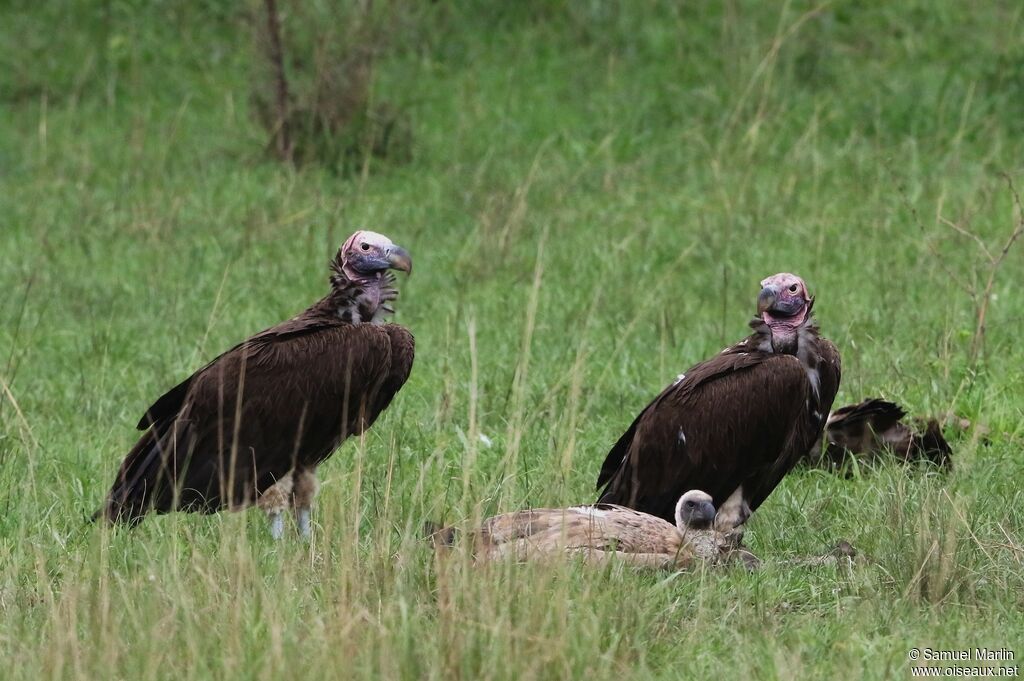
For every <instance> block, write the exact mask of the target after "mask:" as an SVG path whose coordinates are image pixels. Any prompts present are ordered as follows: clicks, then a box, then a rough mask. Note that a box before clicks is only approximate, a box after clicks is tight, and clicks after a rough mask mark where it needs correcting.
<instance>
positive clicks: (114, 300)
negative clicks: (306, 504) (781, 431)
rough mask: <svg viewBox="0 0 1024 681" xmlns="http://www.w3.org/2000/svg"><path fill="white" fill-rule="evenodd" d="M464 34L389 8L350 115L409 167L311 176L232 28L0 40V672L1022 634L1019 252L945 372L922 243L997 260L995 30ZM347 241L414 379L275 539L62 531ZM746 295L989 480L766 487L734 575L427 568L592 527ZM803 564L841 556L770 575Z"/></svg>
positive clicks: (950, 26) (470, 664)
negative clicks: (626, 439) (427, 529)
mask: <svg viewBox="0 0 1024 681" xmlns="http://www.w3.org/2000/svg"><path fill="white" fill-rule="evenodd" d="M491 4H492V3H447V2H438V3H418V2H417V3H409V5H408V6H399V7H398V13H397V16H400V17H401V18H402V21H401V22H399V25H398V26H397V27H396V28H395V29H394V30H395V31H397V34H396V35H395V37H394V39H393V40H392V41H391V42H390V44H389V47H388V49H387V51H386V53H385V54H384V55H383V56H382V57H381V59H380V61H379V62H378V67H379V68H378V72H377V76H376V80H375V86H374V96H375V97H376V98H378V99H379V100H381V101H388V102H390V103H392V105H394V106H395V107H397V108H399V109H401V110H403V111H405V112H407V113H408V114H409V116H410V119H411V122H412V127H413V135H414V142H415V149H414V153H413V160H412V161H411V162H409V163H404V164H398V163H389V162H387V161H383V162H381V161H378V160H377V159H373V160H372V162H371V163H370V164H369V166H368V167H365V168H363V169H362V172H358V173H355V174H352V175H345V174H338V173H334V172H331V171H329V170H325V169H320V168H317V167H313V166H310V167H304V168H301V169H298V170H295V169H288V168H286V167H283V166H281V165H278V164H275V163H273V162H271V161H269V160H268V159H267V158H266V157H265V156H264V155H263V154H262V149H263V147H264V145H265V142H266V138H265V136H264V134H263V132H262V131H261V130H260V129H259V128H258V127H257V126H256V125H255V123H254V122H253V119H252V117H251V115H250V112H249V108H248V97H249V88H250V84H249V78H250V75H251V73H252V55H251V53H250V48H249V46H250V38H249V32H248V28H247V25H246V24H245V21H244V19H243V12H242V11H241V10H225V9H223V8H221V6H220V5H219V4H218V3H211V2H194V3H188V4H186V3H143V2H127V3H120V2H118V3H113V2H111V3H108V4H99V6H98V7H95V8H93V7H91V6H89V5H88V4H87V3H80V4H78V5H76V6H74V7H64V6H62V5H60V4H45V5H44V4H38V3H29V2H16V3H14V4H13V5H11V6H9V7H8V8H7V9H5V11H4V19H3V21H2V22H0V55H2V56H0V71H2V72H3V73H4V74H5V75H4V77H3V79H0V120H2V121H3V125H0V291H2V292H3V295H2V297H0V377H2V378H3V388H2V390H3V395H2V396H0V490H2V493H0V502H2V503H3V513H2V514H0V660H2V661H3V662H2V664H3V670H2V671H0V676H2V677H3V678H5V679H11V680H12V681H14V680H19V679H40V678H83V679H98V678H121V679H151V678H154V679H156V678H174V679H178V680H184V679H205V678H232V679H233V678H253V679H264V678H267V679H271V678H284V677H289V678H291V677H297V678H304V677H308V678H321V677H323V678H335V677H337V678H350V677H351V678H410V679H421V678H436V679H450V678H465V679H529V678H544V679H548V678H587V679H588V680H590V681H597V680H599V679H625V678H636V679H650V678H666V679H674V678H700V677H717V676H720V675H721V670H723V669H728V670H730V671H732V670H735V671H736V673H738V674H739V675H740V678H743V677H746V676H748V675H749V676H752V677H754V678H791V677H797V678H824V677H830V676H835V677H838V678H856V677H858V676H860V677H865V678H885V677H890V676H905V675H907V674H908V670H909V663H908V662H907V660H906V655H907V651H908V650H909V649H910V648H911V647H933V648H942V647H957V648H965V647H969V646H970V647H973V646H988V647H993V648H996V647H1009V648H1013V647H1014V645H1016V644H1019V643H1020V641H1022V640H1024V616H1022V614H1021V612H1022V610H1024V510H1022V509H1024V503H1022V502H1024V493H1022V492H1021V489H1024V459H1022V457H1021V445H1022V440H1024V430H1022V426H1021V423H1022V410H1024V363H1022V354H1021V351H1020V339H1021V337H1022V331H1024V324H1022V321H1024V298H1022V296H1021V291H1020V284H1021V279H1020V272H1021V271H1024V270H1022V269H1021V268H1022V266H1024V248H1022V247H1021V246H1020V245H1018V246H1017V247H1016V248H1015V249H1014V250H1011V251H1010V253H1009V255H1008V257H1007V260H1006V261H1005V263H1004V264H1003V267H1002V269H1001V270H1000V272H999V276H998V277H997V278H996V280H995V285H994V287H993V290H992V296H991V302H990V308H989V310H988V325H987V334H986V342H985V348H984V352H983V353H982V354H981V356H980V357H979V358H978V359H977V361H972V360H971V357H970V344H971V338H972V336H973V334H974V333H975V320H974V316H975V303H974V301H973V300H972V297H971V295H970V292H969V290H968V288H967V286H968V285H972V284H973V282H976V281H978V280H980V281H981V282H982V284H983V282H984V279H985V277H986V276H987V273H988V267H987V265H986V261H985V259H984V256H983V255H982V253H981V249H980V247H979V246H978V245H977V244H975V243H974V242H973V241H972V240H971V239H969V238H967V237H964V236H962V235H959V234H957V233H956V232H955V231H954V230H953V229H951V228H950V227H949V226H947V225H945V224H943V222H942V221H941V220H940V218H948V219H949V220H951V221H953V222H958V221H962V220H968V221H969V223H965V224H969V228H970V229H971V230H972V231H973V232H974V233H976V234H977V235H978V236H979V237H980V238H981V239H982V240H983V241H984V242H985V243H986V244H987V245H988V246H987V247H988V248H989V249H993V250H997V249H998V248H999V246H1000V245H1001V243H1002V241H1003V240H1004V239H1005V238H1006V237H1007V236H1008V234H1009V233H1010V231H1011V230H1012V229H1013V226H1014V223H1015V220H1017V219H1019V217H1020V216H1019V213H1017V212H1015V210H1016V209H1015V208H1014V205H1013V201H1012V198H1011V194H1010V192H1009V190H1008V188H1007V182H1006V180H1005V178H1004V177H1003V174H1004V173H1005V174H1006V175H1008V176H1009V177H1010V178H1012V179H1013V181H1014V182H1015V184H1016V186H1017V187H1018V188H1024V172H1022V171H1024V167H1022V165H1021V159H1022V158H1024V123H1022V121H1024V104H1022V102H1024V99H1022V97H1024V37H1022V36H1024V13H1022V10H1021V8H1020V6H1019V3H1014V2H1003V3H999V2H992V3H987V4H984V5H978V6H970V7H969V6H968V5H965V4H962V3H955V2H926V1H924V0H915V1H912V2H907V3H886V2H870V1H866V0H865V1H862V2H854V1H852V0H850V1H845V2H844V1H839V2H835V3H832V4H828V5H825V6H818V5H813V4H811V3H807V2H790V3H786V4H784V5H776V4H775V3H762V2H753V1H748V2H728V3H723V6H721V7H714V8H712V7H711V6H710V5H704V4H702V3H688V4H684V5H683V6H682V7H676V3H667V2H666V3H661V2H653V1H642V2H636V3H597V2H593V3H591V2H568V1H565V2H557V1H552V2H515V3H496V4H495V6H494V7H491V8H490V9H489V10H488V9H487V6H489V5H491ZM178 5H183V6H181V7H179V6H178ZM361 227H368V228H372V229H376V230H379V231H382V232H384V233H386V234H388V235H389V236H391V237H392V238H393V239H394V240H395V241H396V242H398V243H400V244H402V245H404V246H406V247H407V248H408V249H409V250H410V251H411V252H412V253H413V256H414V258H415V261H416V274H415V275H414V276H413V277H411V278H410V279H408V280H406V281H403V282H401V288H402V297H401V299H400V300H399V303H398V308H399V311H398V316H397V321H399V322H400V323H402V324H404V325H407V326H408V327H409V328H410V329H411V330H412V331H413V333H414V334H415V335H416V339H417V360H416V365H415V367H414V370H413V375H412V377H411V379H410V380H409V382H408V383H407V385H406V386H405V388H404V389H403V390H402V392H401V393H400V394H399V396H398V397H397V399H396V400H395V402H394V404H393V405H392V407H391V408H390V409H389V410H388V412H387V413H386V415H385V416H384V417H383V418H382V419H381V420H380V421H379V422H378V423H377V425H375V426H374V428H373V429H372V430H371V432H370V433H368V434H367V436H366V437H365V438H364V440H363V441H360V442H349V443H347V444H346V445H345V446H344V447H343V448H342V449H341V450H340V451H339V452H338V453H337V454H335V456H334V457H333V458H332V459H331V460H330V461H329V463H327V464H326V465H325V466H324V467H323V468H322V469H321V478H322V482H323V490H322V493H321V496H320V499H319V503H318V507H317V509H316V510H315V516H314V521H315V524H316V529H315V537H314V541H313V542H312V543H311V544H309V545H304V544H302V543H301V542H299V541H298V540H297V539H294V538H291V539H288V540H286V541H283V542H281V543H278V544H274V543H273V542H271V541H270V540H269V538H268V536H267V532H266V527H265V523H264V520H263V518H262V517H261V516H260V514H259V513H258V512H257V511H249V512H246V513H241V514H222V515H218V516H212V517H198V516H186V515H174V516H165V517H160V518H151V519H149V520H147V521H146V522H144V523H143V524H142V525H141V526H140V527H138V528H137V529H136V530H134V531H113V532H111V531H107V530H105V529H103V528H100V527H95V526H91V525H87V524H85V517H86V515H87V514H88V513H90V512H91V511H92V510H93V509H94V508H95V507H96V506H97V505H98V504H99V502H100V499H101V498H102V495H103V494H104V492H105V491H106V489H107V487H108V485H109V483H110V481H111V480H112V478H113V475H114V472H115V470H116V466H117V464H118V463H119V460H120V458H121V456H123V454H124V453H125V452H126V451H127V449H128V447H129V446H130V445H131V443H132V441H133V438H134V437H135V433H134V431H133V430H132V426H133V424H134V423H135V422H136V420H137V418H138V417H139V415H140V414H141V412H142V411H143V410H144V409H145V407H146V406H147V405H148V404H149V403H150V400H152V399H153V398H154V397H156V396H157V395H158V394H159V393H160V392H161V391H162V390H164V389H166V388H167V387H169V386H171V385H173V384H174V383H176V382H177V381H178V380H180V379H181V378H182V377H184V376H186V375H187V374H188V373H189V372H191V371H192V370H194V369H195V368H196V367H198V366H199V365H201V363H202V362H204V361H206V360H207V359H208V358H210V357H212V356H214V355H215V354H216V353H217V352H219V351H220V350H222V349H224V348H225V347H228V346H229V345H231V344H233V343H235V342H237V341H239V340H240V339H242V338H244V337H245V336H247V335H249V334H250V333H253V332H255V331H258V330H260V329H262V328H264V327H266V326H269V325H271V324H273V323H275V322H277V321H279V320H281V319H284V318H286V317H287V316H290V315H291V314H294V313H295V312H296V311H298V310H300V309H301V308H303V307H304V306H305V305H307V304H308V303H310V302H312V301H313V300H315V299H316V298H317V297H319V296H320V295H321V294H322V293H323V291H324V290H325V286H326V276H327V269H326V262H327V258H328V256H329V255H330V254H331V253H332V252H333V250H334V249H336V248H337V246H338V244H339V243H340V242H341V241H342V240H343V239H344V237H345V236H347V235H348V234H349V233H350V232H351V231H353V230H354V229H357V228H361ZM781 270H791V271H795V272H798V273H800V274H801V275H802V276H804V277H805V278H806V279H807V281H808V282H809V285H810V286H811V288H812V290H813V292H814V293H815V295H816V296H817V304H816V306H815V308H816V312H817V314H818V317H819V319H820V322H821V325H822V328H823V330H824V332H825V333H826V335H828V336H829V337H830V338H831V339H833V340H834V341H835V342H836V344H837V345H838V347H839V349H840V351H841V353H842V356H843V364H844V380H843V385H842V387H841V390H840V394H839V398H838V402H839V403H846V402H851V401H855V400H859V399H861V398H863V397H865V396H869V395H884V396H886V397H889V398H892V399H895V400H897V401H899V402H901V403H902V404H904V405H906V406H907V407H908V409H909V410H910V411H911V412H912V413H919V414H928V413H941V412H945V411H946V410H950V409H952V410H954V411H956V412H957V413H960V414H962V415H964V416H966V417H968V418H970V419H972V420H973V421H976V422H979V423H983V424H985V425H986V426H987V427H988V428H989V429H990V440H991V443H990V444H989V445H987V446H986V445H983V444H982V442H981V440H980V439H979V438H978V437H977V433H976V432H975V431H972V432H968V433H966V434H964V435H959V436H956V437H955V438H954V443H953V444H954V449H955V463H956V466H955V469H954V471H953V472H952V473H949V474H939V473H937V472H936V471H934V470H931V469H927V468H915V467H911V468H903V467H900V466H896V465H887V466H881V467H879V468H878V469H875V470H870V471H864V472H862V473H861V474H859V475H855V476H854V477H853V478H852V479H842V478H840V477H837V476H832V475H829V474H825V473H821V472H814V471H801V472H797V473H794V474H793V475H791V476H789V477H788V478H787V479H786V480H785V482H784V483H783V485H782V486H781V487H780V488H779V489H778V490H777V491H776V492H775V494H774V495H773V496H772V497H771V499H770V500H769V501H768V503H767V504H766V505H765V506H764V507H763V508H762V510H761V511H759V513H758V514H757V516H756V517H755V519H754V520H753V521H752V523H751V528H750V531H749V532H748V540H749V543H750V544H751V548H752V549H753V550H754V551H755V552H756V553H758V554H759V555H760V556H761V557H762V558H763V559H764V560H765V562H766V567H765V569H763V570H762V571H760V572H757V573H753V574H747V573H745V572H742V571H739V570H726V571H704V572H696V573H692V574H680V575H676V576H666V575H651V574H639V573H634V572H631V571H629V570H626V569H620V568H611V569H601V570H592V569H585V568H584V567H583V566H580V565H576V564H571V563H570V564H566V565H556V566H544V567H542V566H515V565H501V566H496V567H494V568H493V569H488V570H474V569H472V568H470V567H469V566H468V565H466V564H465V561H464V560H461V559H456V560H455V561H453V562H452V563H451V564H447V565H436V564H435V563H434V561H433V558H432V556H431V552H430V551H429V549H428V547H427V546H426V545H425V544H424V543H423V542H422V541H421V540H420V536H419V533H420V527H421V525H422V522H423V521H424V520H426V519H433V520H443V521H448V522H458V521H461V520H464V519H467V518H472V517H475V516H478V515H479V514H485V513H492V512H496V511H504V510H510V509H515V508H520V507H524V506H531V505H533V506H539V505H552V504H570V503H571V504H577V503H581V502H587V501H589V500H592V499H593V497H594V493H593V489H592V485H593V482H594V480H595V478H596V474H597V471H598V469H599V467H600V463H601V461H602V460H603V456H604V454H605V453H606V451H607V449H608V448H609V446H610V444H611V443H612V442H614V440H615V438H616V437H617V436H618V435H619V434H620V433H621V431H622V430H623V429H624V428H625V427H626V426H627V425H628V423H629V422H630V420H631V419H632V418H633V416H634V415H635V413H636V412H637V411H638V410H639V409H641V408H642V407H643V406H644V405H645V404H646V403H647V401H648V400H649V399H650V398H651V397H652V396H653V395H654V394H655V393H657V392H658V391H659V390H660V389H661V388H662V387H663V386H664V385H665V384H666V383H667V382H668V381H669V380H671V379H672V378H673V377H674V376H675V375H676V374H677V373H678V372H680V371H682V370H684V369H686V368H687V367H688V366H689V365H691V364H692V363H694V362H696V361H698V360H700V359H702V358H704V357H706V356H708V355H709V354H711V353H713V352H715V351H717V350H718V349H719V348H721V347H722V346H723V345H725V344H727V343H729V342H732V341H733V340H735V339H737V338H739V337H741V335H742V334H744V333H745V331H746V327H745V323H746V321H747V319H748V316H749V315H750V313H751V311H752V308H753V303H754V296H755V295H756V293H757V282H758V281H759V280H760V279H761V278H762V277H764V276H765V275H768V274H771V273H774V272H777V271H781ZM755 397H756V396H755ZM480 434H485V435H487V436H488V437H489V438H491V440H492V441H493V446H491V447H485V446H484V445H483V444H482V443H481V441H480V438H479V436H480ZM841 538H842V539H847V540H849V541H850V542H852V543H853V544H854V545H855V546H856V547H858V548H859V549H861V551H862V552H864V553H865V554H868V555H870V556H871V557H872V558H873V559H874V562H872V563H870V564H867V565H862V566H857V567H855V568H854V569H853V570H852V571H845V570H837V569H835V568H819V569H807V568H797V567H792V566H788V567H787V566H786V565H785V564H784V563H782V562H781V561H783V560H784V559H786V558H790V557H793V556H799V555H807V554H815V553H822V552H824V551H825V550H827V549H828V548H829V547H830V546H831V545H832V544H834V543H835V541H836V540H838V539H841ZM1016 652H1017V654H1018V656H1019V655H1024V649H1021V648H1019V647H1018V649H1017V650H1016Z"/></svg>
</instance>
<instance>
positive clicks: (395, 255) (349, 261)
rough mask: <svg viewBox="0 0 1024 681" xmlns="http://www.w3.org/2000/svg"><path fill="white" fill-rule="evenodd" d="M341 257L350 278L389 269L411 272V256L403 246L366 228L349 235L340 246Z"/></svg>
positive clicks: (362, 276) (361, 277) (372, 274)
mask: <svg viewBox="0 0 1024 681" xmlns="http://www.w3.org/2000/svg"><path fill="white" fill-rule="evenodd" d="M341 258H342V262H343V263H344V268H345V271H346V273H347V274H348V275H349V276H351V277H352V278H358V279H365V278H370V277H373V276H374V275H376V274H378V273H381V272H385V271H387V270H391V269H394V270H402V271H403V272H407V273H412V258H410V257H409V253H408V252H407V251H406V250H405V249H404V248H402V247H401V246H397V245H395V244H394V243H392V242H391V239H389V238H387V237H386V236H384V235H383V234H378V233H376V232H370V231H367V230H361V231H358V232H356V233H355V234H353V235H352V236H351V237H349V239H348V241H346V242H345V244H344V245H343V246H342V247H341Z"/></svg>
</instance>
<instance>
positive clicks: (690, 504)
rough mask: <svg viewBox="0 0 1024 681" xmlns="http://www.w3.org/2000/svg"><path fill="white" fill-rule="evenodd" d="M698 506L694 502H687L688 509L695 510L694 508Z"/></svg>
mask: <svg viewBox="0 0 1024 681" xmlns="http://www.w3.org/2000/svg"><path fill="white" fill-rule="evenodd" d="M696 505H697V504H696V503H694V502H692V501H687V502H686V508H693V507H694V506H696Z"/></svg>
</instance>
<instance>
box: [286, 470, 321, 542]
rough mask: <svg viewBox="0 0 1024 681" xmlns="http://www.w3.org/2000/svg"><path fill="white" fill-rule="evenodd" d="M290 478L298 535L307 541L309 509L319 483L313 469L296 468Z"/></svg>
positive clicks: (309, 533) (318, 488) (309, 530)
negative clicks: (292, 479) (292, 483)
mask: <svg viewBox="0 0 1024 681" xmlns="http://www.w3.org/2000/svg"><path fill="white" fill-rule="evenodd" d="M292 477H293V478H294V480H295V484H294V487H293V488H292V504H293V505H294V507H295V521H296V522H297V523H298V525H299V535H300V536H301V537H302V538H303V539H306V540H308V539H309V538H310V536H311V534H312V531H311V527H310V522H309V517H310V509H311V508H312V507H313V499H315V498H316V495H317V492H319V491H320V483H319V482H317V479H316V469H315V468H296V469H295V472H294V473H293V475H292Z"/></svg>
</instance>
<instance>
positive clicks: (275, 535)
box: [267, 511, 284, 541]
mask: <svg viewBox="0 0 1024 681" xmlns="http://www.w3.org/2000/svg"><path fill="white" fill-rule="evenodd" d="M267 518H268V519H269V520H270V537H271V539H273V540H274V541H278V540H279V539H281V537H282V536H283V535H284V514H282V513H281V512H280V511H273V512H271V513H268V514H267Z"/></svg>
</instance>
